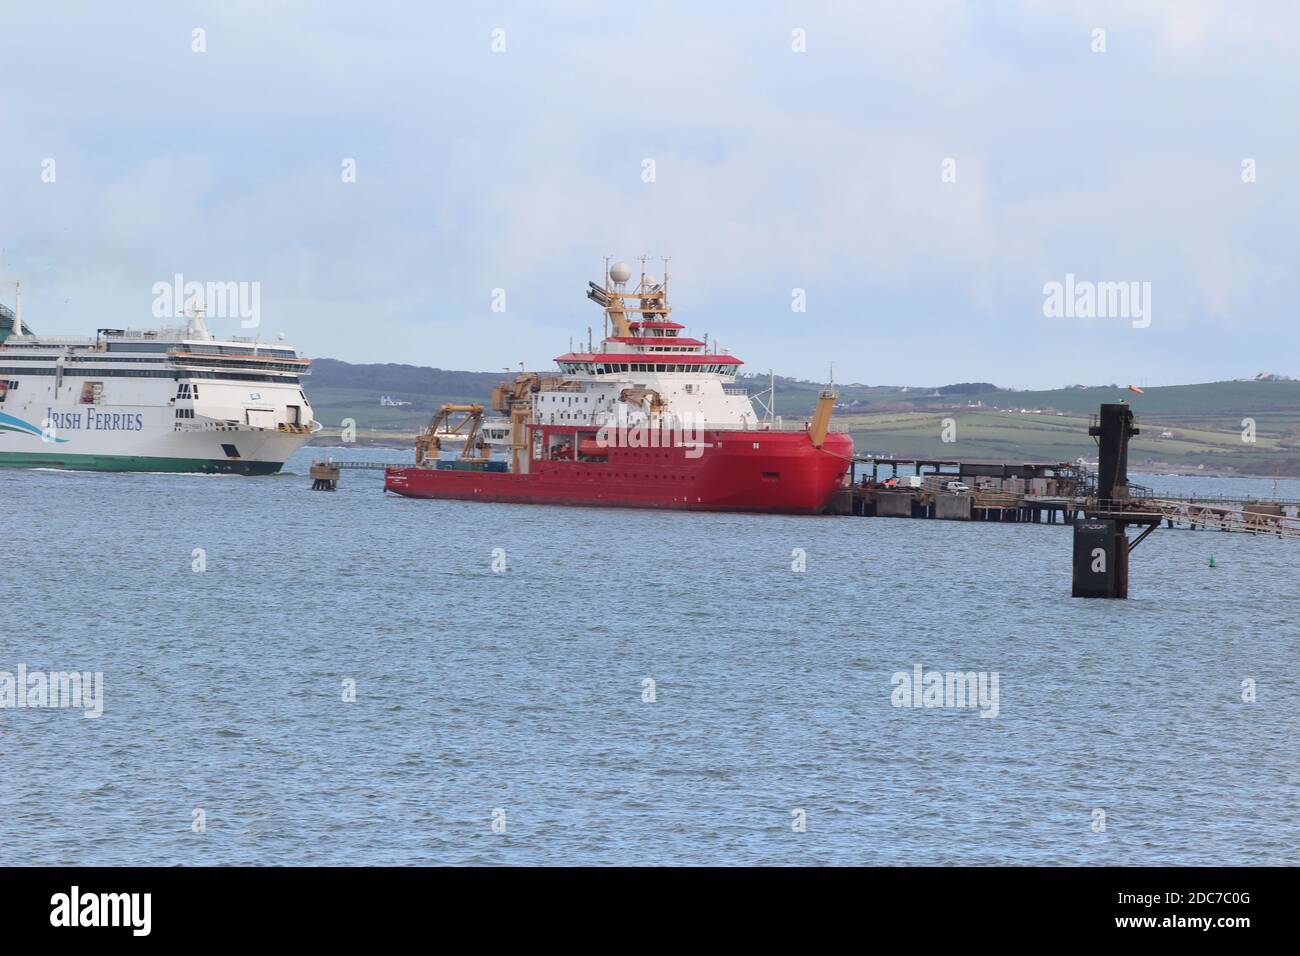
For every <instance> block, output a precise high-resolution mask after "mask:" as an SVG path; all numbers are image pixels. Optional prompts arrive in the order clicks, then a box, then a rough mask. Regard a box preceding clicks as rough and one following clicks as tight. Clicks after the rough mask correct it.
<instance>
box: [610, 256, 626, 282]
mask: <svg viewBox="0 0 1300 956" xmlns="http://www.w3.org/2000/svg"><path fill="white" fill-rule="evenodd" d="M609 277H610V278H611V279H613V280H614V281H615V282H617V283H618V284H619V285H622V284H623V283H624V282H626V281H627V280H628V279H630V278H632V267H631V266H630V265H628V264H627V263H626V262H623V261H622V260H619V261H618V262H616V263H614V265H613V266H611V267H610V270H609Z"/></svg>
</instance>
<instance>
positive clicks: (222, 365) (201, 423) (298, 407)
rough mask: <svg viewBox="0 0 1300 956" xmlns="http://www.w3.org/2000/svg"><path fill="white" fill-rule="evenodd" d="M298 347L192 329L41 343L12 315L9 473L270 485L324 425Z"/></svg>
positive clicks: (1, 342) (1, 319)
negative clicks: (242, 479) (199, 476)
mask: <svg viewBox="0 0 1300 956" xmlns="http://www.w3.org/2000/svg"><path fill="white" fill-rule="evenodd" d="M309 364H310V363H309V361H308V360H307V359H305V358H302V357H301V356H300V355H299V354H298V353H297V351H295V350H294V349H293V348H291V347H289V346H286V345H283V344H275V345H268V344H266V343H264V342H259V341H257V340H255V339H252V338H244V337H229V338H218V337H216V336H214V335H213V334H212V333H211V332H209V331H208V329H207V328H206V326H205V324H204V320H203V316H202V314H195V315H192V316H189V318H188V323H187V324H186V325H185V326H183V327H180V328H175V329H160V330H157V331H139V330H134V329H99V330H97V331H96V333H95V337H94V338H90V337H63V336H57V337H56V336H47V335H35V334H32V333H31V331H30V330H28V329H26V328H24V326H23V323H22V304H21V298H20V299H19V302H18V305H17V309H16V310H11V309H8V308H6V307H4V306H0V467H11V468H12V467H17V468H65V469H75V470H90V471H163V472H206V473H230V474H243V475H265V474H272V473H274V472H277V471H279V470H280V468H281V467H282V466H283V465H284V463H285V461H286V460H287V459H288V457H289V456H290V455H292V454H293V453H294V452H295V451H296V450H297V449H298V448H300V447H301V446H302V445H303V444H304V443H306V442H307V441H308V440H309V439H310V438H311V436H312V433H313V432H316V431H319V430H320V427H321V426H320V423H319V422H316V421H315V420H314V419H313V417H312V408H311V404H310V403H309V402H308V401H307V396H306V394H305V393H304V392H303V389H302V381H301V379H302V376H303V375H306V374H307V371H308V366H309Z"/></svg>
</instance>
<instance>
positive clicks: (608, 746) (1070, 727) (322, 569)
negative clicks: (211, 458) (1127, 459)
mask: <svg viewBox="0 0 1300 956" xmlns="http://www.w3.org/2000/svg"><path fill="white" fill-rule="evenodd" d="M319 453H320V452H319V450H318V451H317V454H319ZM333 454H335V455H336V456H337V457H352V458H368V459H374V458H380V457H385V456H387V457H388V458H390V459H391V460H394V461H399V460H403V459H405V458H407V457H409V456H406V455H404V454H402V453H399V452H376V451H358V450H346V451H337V452H333ZM311 457H312V453H311V451H309V450H303V451H301V452H299V453H298V454H297V455H295V456H294V457H293V459H292V460H291V461H290V462H289V464H288V465H287V466H286V469H285V472H284V473H282V474H280V475H278V476H275V477H266V478H242V477H233V476H222V477H203V476H184V475H148V474H146V475H140V474H90V473H77V472H60V471H0V500H3V502H4V508H3V514H4V518H3V525H2V527H3V535H0V548H2V549H3V561H4V573H3V575H2V576H0V672H9V673H10V674H16V673H17V669H18V668H19V667H20V666H22V667H23V668H25V670H26V673H27V674H28V675H29V677H28V679H30V674H31V672H38V673H42V672H43V673H45V674H49V673H51V672H54V673H60V672H63V673H67V672H74V671H75V672H77V673H86V674H91V675H94V674H99V675H102V689H101V695H102V701H101V703H102V713H101V714H100V715H99V716H86V708H79V707H71V706H68V707H64V706H57V707H56V706H39V705H37V706H24V707H18V706H7V707H5V708H3V709H0V761H3V763H2V765H0V818H3V820H4V831H5V837H4V840H3V841H2V843H0V864H4V865H12V864H24V863H26V864H33V863H34V864H42V863H51V864H164V865H165V864H385V863H391V864H405V863H416V864H433V863H450V864H468V863H497V864H499V863H512V864H544V863H556V864H559V863H570V864H594V863H619V864H707V863H729V864H753V863H765V864H807V863H836V864H858V863H866V864H873V863H882V864H944V863H954V864H957V863H964V864H1015V863H1030V864H1099V863H1118V864H1260V863H1275V864H1293V863H1295V862H1296V854H1297V847H1300V786H1298V783H1300V780H1298V777H1297V757H1298V755H1297V741H1298V740H1300V684H1298V680H1297V674H1298V673H1300V613H1298V612H1300V594H1298V592H1297V585H1298V584H1300V573H1298V570H1297V569H1298V568H1300V541H1293V540H1278V539H1277V538H1269V537H1252V536H1248V535H1244V534H1225V533H1222V532H1214V531H1204V530H1202V531H1182V530H1168V529H1163V528H1162V529H1161V530H1158V531H1156V532H1155V533H1154V534H1153V535H1152V536H1151V537H1149V538H1148V539H1147V540H1146V541H1144V542H1143V543H1142V544H1141V546H1140V547H1139V548H1138V549H1137V550H1135V551H1134V553H1133V558H1132V565H1131V584H1130V593H1131V597H1130V599H1129V600H1127V601H1101V600H1081V599H1074V598H1071V597H1070V583H1071V582H1070V574H1071V533H1070V529H1069V527H1068V526H1063V525H1029V524H992V523H959V522H944V521H912V520H902V519H884V518H882V519H868V518H850V517H820V518H813V517H781V516H763V515H730V514H683V513H674V512H665V511H630V510H616V509H589V508H560V507H543V506H531V505H500V504H481V503H468V502H454V501H421V500H409V499H404V498H400V497H394V496H390V495H385V494H384V493H383V491H382V485H383V482H382V472H365V471H345V472H344V473H343V477H342V481H341V485H340V488H339V490H338V491H337V492H335V493H325V492H314V491H310V490H308V489H309V487H310V480H309V478H308V477H307V469H308V466H309V464H310V460H311ZM1135 480H1138V481H1141V482H1142V483H1144V484H1148V485H1153V486H1156V487H1164V488H1166V489H1167V490H1170V491H1177V492H1181V493H1191V492H1198V493H1204V494H1208V493H1228V494H1237V495H1264V496H1267V495H1268V494H1270V493H1271V492H1272V487H1271V484H1270V483H1269V482H1267V481H1252V480H1247V479H1231V480H1228V479H1210V478H1196V479H1173V478H1161V477H1158V476H1143V477H1137V476H1135ZM1278 494H1279V495H1280V496H1283V497H1300V482H1296V481H1282V482H1280V483H1279V487H1278ZM1211 557H1213V558H1214V559H1215V560H1214V565H1215V566H1214V567H1211V561H1210V559H1211ZM931 673H937V674H938V675H940V677H939V680H942V679H943V677H944V675H946V674H949V673H955V674H958V675H966V674H970V675H972V676H973V677H974V676H977V675H978V676H982V678H983V679H984V682H985V683H984V688H985V703H987V702H988V701H987V698H988V692H989V690H990V689H991V688H992V687H993V686H994V685H993V684H992V683H991V681H992V680H994V675H996V698H997V699H996V708H995V709H996V713H995V714H994V713H991V710H993V709H994V708H992V707H989V706H980V704H979V701H976V703H975V705H970V704H969V702H967V703H966V704H965V705H955V702H954V701H953V700H952V697H951V694H948V695H947V696H945V695H944V694H943V693H942V690H941V691H940V693H939V694H938V695H937V696H936V697H935V698H934V699H932V700H931V703H932V704H933V706H926V705H925V702H924V699H923V695H922V694H921V691H922V687H921V686H920V683H918V686H917V688H916V690H917V695H916V697H915V699H913V698H912V697H911V696H910V690H909V695H904V694H903V693H902V686H903V684H904V683H910V682H911V676H912V675H928V674H931ZM905 677H906V680H904V678H905ZM936 700H937V703H935V701H936ZM913 703H915V704H916V706H909V704H913Z"/></svg>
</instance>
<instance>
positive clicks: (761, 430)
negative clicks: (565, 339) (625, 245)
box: [384, 262, 853, 514]
mask: <svg viewBox="0 0 1300 956" xmlns="http://www.w3.org/2000/svg"><path fill="white" fill-rule="evenodd" d="M631 277H632V270H631V267H630V266H629V265H628V264H627V263H625V262H618V263H615V264H614V266H613V267H612V268H610V267H609V266H608V263H607V264H606V270H605V281H604V284H603V285H597V284H596V283H594V282H592V283H588V291H587V297H588V298H589V299H591V300H592V301H594V302H595V303H597V304H598V305H600V306H601V307H602V308H603V309H604V312H605V328H606V334H605V337H604V339H603V340H602V341H601V343H600V346H599V348H598V349H593V348H591V347H590V346H588V350H587V351H586V352H568V353H566V354H564V355H561V356H559V357H558V358H556V360H555V361H556V363H557V365H558V367H559V373H560V374H558V375H554V374H550V375H545V376H544V375H542V374H540V373H537V372H528V373H523V374H521V375H519V376H517V377H516V378H515V380H514V381H513V382H504V383H502V385H500V386H498V387H497V388H496V389H495V390H494V393H493V399H492V405H493V407H494V409H495V410H496V411H498V412H500V413H502V414H504V415H506V416H507V418H508V420H509V426H510V441H509V460H508V461H497V460H494V459H492V457H491V454H490V445H487V444H485V443H484V442H483V441H482V440H481V436H479V435H478V430H479V427H480V425H481V422H482V416H483V413H484V408H483V406H481V405H444V406H443V407H442V408H441V409H440V410H439V412H438V414H437V415H436V416H435V417H434V420H433V421H432V422H430V424H429V426H428V427H427V428H426V429H425V431H424V433H423V434H422V435H421V436H419V438H417V440H416V464H415V466H414V467H394V468H388V469H387V470H386V472H385V480H384V487H385V489H386V490H387V491H391V492H394V493H396V494H399V495H405V496H408V497H413V498H456V499H465V500H474V501H498V502H501V501H509V502H527V503H536V504H565V505H606V506H620V507H642V508H677V509H686V510H698V511H760V512H780V513H788V514H820V513H822V512H823V511H825V509H826V507H827V505H828V504H829V502H830V499H831V497H832V496H833V495H834V494H835V492H836V490H837V489H839V488H840V487H841V486H842V484H843V482H844V475H845V472H846V471H847V469H848V465H849V461H850V458H851V456H852V453H853V441H852V439H851V438H850V437H849V436H848V435H847V434H843V433H838V432H832V431H831V430H830V418H831V410H832V406H833V404H834V393H833V392H832V391H830V390H827V391H824V392H822V394H821V397H820V398H819V400H818V403H817V408H816V411H815V413H814V414H813V416H812V418H811V420H810V421H809V422H808V423H807V424H804V425H800V426H797V427H796V428H794V429H791V430H786V429H785V428H784V427H783V426H782V424H781V423H780V421H779V420H776V419H774V418H773V417H772V416H771V415H770V414H769V415H768V416H767V417H766V418H760V416H759V415H758V413H757V412H756V411H755V408H754V404H753V401H752V399H751V397H750V396H749V395H748V394H747V392H746V391H745V389H743V388H738V387H737V386H736V372H737V370H738V369H739V368H740V366H741V364H742V363H741V361H740V359H738V358H735V357H734V356H732V355H730V354H727V353H726V352H724V351H723V350H721V349H717V350H712V351H711V350H710V349H709V347H708V344H707V343H706V342H702V341H700V340H699V339H695V338H688V337H686V336H684V335H682V334H681V333H682V331H683V330H684V328H685V326H683V325H681V324H679V323H677V322H675V321H673V320H672V318H671V315H672V307H671V306H670V305H669V304H668V274H667V272H666V271H665V272H664V275H663V277H662V279H661V280H660V281H654V280H652V279H651V278H649V277H648V276H647V275H646V274H645V271H644V263H643V266H642V273H641V278H640V281H639V283H638V284H637V285H636V287H635V288H634V289H633V290H631V291H629V290H628V289H627V283H628V281H629V280H630V279H631ZM769 411H770V409H769ZM462 435H463V436H464V447H463V449H462V450H461V451H460V454H459V456H458V457H457V458H455V459H453V460H444V459H443V457H442V455H441V452H442V451H443V450H444V449H445V447H446V445H447V444H448V442H449V438H451V439H452V440H453V441H455V440H456V439H459V437H460V436H462Z"/></svg>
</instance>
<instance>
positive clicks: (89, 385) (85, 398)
mask: <svg viewBox="0 0 1300 956" xmlns="http://www.w3.org/2000/svg"><path fill="white" fill-rule="evenodd" d="M103 400H104V383H103V382H82V384H81V404H82V405H98V404H99V403H100V402H102V401H103Z"/></svg>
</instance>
